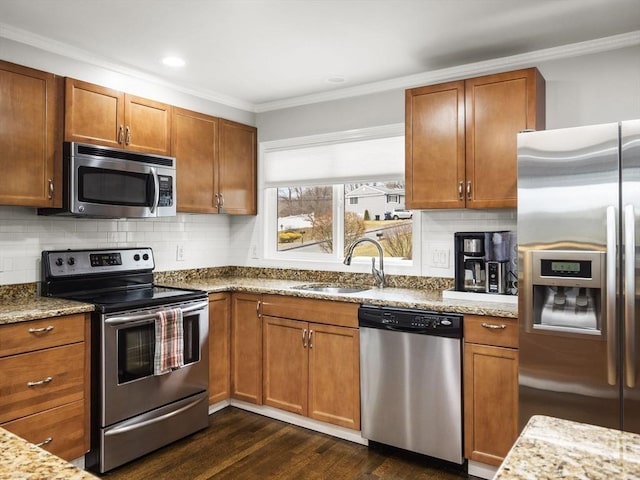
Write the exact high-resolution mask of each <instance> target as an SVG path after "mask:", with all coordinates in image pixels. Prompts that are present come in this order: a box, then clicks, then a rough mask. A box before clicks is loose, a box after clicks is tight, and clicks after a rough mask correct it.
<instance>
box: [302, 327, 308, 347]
mask: <svg viewBox="0 0 640 480" xmlns="http://www.w3.org/2000/svg"><path fill="white" fill-rule="evenodd" d="M302 346H303V347H304V348H307V329H306V328H305V329H304V330H303V331H302Z"/></svg>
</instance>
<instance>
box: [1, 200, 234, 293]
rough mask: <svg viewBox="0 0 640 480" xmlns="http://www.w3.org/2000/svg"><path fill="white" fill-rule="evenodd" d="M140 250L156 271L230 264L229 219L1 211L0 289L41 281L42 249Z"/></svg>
mask: <svg viewBox="0 0 640 480" xmlns="http://www.w3.org/2000/svg"><path fill="white" fill-rule="evenodd" d="M141 246H145V247H152V248H153V252H154V257H155V262H156V270H157V271H166V270H182V269H190V268H198V267H216V266H224V265H228V262H229V259H228V248H229V217H228V216H226V215H198V214H193V215H191V214H183V213H181V214H178V215H177V216H175V217H168V218H167V217H165V218H159V219H116V220H113V219H89V218H80V219H79V218H73V217H44V216H38V215H37V214H36V210H35V209H34V208H27V207H0V285H4V284H13V283H30V282H36V281H39V280H40V255H41V252H42V250H64V249H68V248H71V249H82V248H118V247H141ZM179 246H181V247H182V249H183V252H184V260H181V261H178V260H177V250H178V247H179Z"/></svg>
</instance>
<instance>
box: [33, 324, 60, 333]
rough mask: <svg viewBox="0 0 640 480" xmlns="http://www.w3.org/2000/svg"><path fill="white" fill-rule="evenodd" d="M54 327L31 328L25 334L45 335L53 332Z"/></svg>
mask: <svg viewBox="0 0 640 480" xmlns="http://www.w3.org/2000/svg"><path fill="white" fill-rule="evenodd" d="M54 328H55V327H54V326H53V325H47V326H46V327H40V328H33V327H31V328H30V329H29V330H27V332H29V333H47V332H50V331H51V330H53V329H54Z"/></svg>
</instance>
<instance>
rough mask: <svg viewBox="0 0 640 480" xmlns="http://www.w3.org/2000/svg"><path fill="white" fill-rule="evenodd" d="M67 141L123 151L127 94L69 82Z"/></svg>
mask: <svg viewBox="0 0 640 480" xmlns="http://www.w3.org/2000/svg"><path fill="white" fill-rule="evenodd" d="M65 82H66V87H65V88H66V95H65V117H64V139H65V141H67V142H83V143H91V144H95V145H104V146H107V147H115V148H124V132H125V124H124V121H125V118H124V93H122V92H119V91H117V90H112V89H111V88H106V87H101V86H99V85H94V84H92V83H87V82H82V81H80V80H75V79H73V78H67V79H66V80H65Z"/></svg>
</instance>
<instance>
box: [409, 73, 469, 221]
mask: <svg viewBox="0 0 640 480" xmlns="http://www.w3.org/2000/svg"><path fill="white" fill-rule="evenodd" d="M405 115H406V137H405V138H406V147H405V178H406V195H407V196H406V206H407V208H410V209H411V208H462V207H464V205H465V200H464V188H466V186H465V176H464V175H465V173H464V169H465V145H464V138H465V136H464V134H465V132H464V128H465V121H464V119H465V114H464V82H463V81H459V82H451V83H445V84H441V85H433V86H429V87H421V88H414V89H411V90H407V92H406V99H405Z"/></svg>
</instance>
